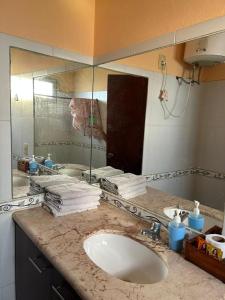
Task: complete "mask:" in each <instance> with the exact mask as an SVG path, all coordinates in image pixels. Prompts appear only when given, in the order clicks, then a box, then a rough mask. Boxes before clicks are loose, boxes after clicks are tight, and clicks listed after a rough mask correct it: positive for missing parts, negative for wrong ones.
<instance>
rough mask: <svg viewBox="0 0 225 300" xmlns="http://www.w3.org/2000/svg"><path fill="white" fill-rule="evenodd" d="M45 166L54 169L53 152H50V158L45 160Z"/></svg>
mask: <svg viewBox="0 0 225 300" xmlns="http://www.w3.org/2000/svg"><path fill="white" fill-rule="evenodd" d="M45 166H46V167H47V168H49V169H52V166H53V161H52V160H51V154H50V153H48V158H47V159H46V160H45Z"/></svg>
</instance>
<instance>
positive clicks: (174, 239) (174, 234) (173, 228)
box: [168, 209, 186, 252]
mask: <svg viewBox="0 0 225 300" xmlns="http://www.w3.org/2000/svg"><path fill="white" fill-rule="evenodd" d="M168 231H169V247H170V249H172V250H174V251H176V252H181V250H182V249H183V240H184V237H185V233H186V230H185V225H184V224H183V223H182V222H181V218H180V210H179V209H177V210H176V215H175V217H174V219H173V220H172V221H171V222H169V225H168Z"/></svg>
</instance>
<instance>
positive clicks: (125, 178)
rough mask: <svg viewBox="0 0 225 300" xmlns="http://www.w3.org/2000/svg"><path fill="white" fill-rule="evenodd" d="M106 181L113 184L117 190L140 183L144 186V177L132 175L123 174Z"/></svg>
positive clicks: (108, 178) (107, 178)
mask: <svg viewBox="0 0 225 300" xmlns="http://www.w3.org/2000/svg"><path fill="white" fill-rule="evenodd" d="M106 180H108V181H109V182H111V183H113V184H114V185H115V186H116V187H117V188H118V190H120V189H125V188H129V187H130V186H132V185H137V184H142V183H143V184H145V185H146V178H145V177H144V176H142V175H135V174H132V173H124V174H122V175H118V176H113V177H106Z"/></svg>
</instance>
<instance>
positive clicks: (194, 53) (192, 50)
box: [184, 33, 225, 66]
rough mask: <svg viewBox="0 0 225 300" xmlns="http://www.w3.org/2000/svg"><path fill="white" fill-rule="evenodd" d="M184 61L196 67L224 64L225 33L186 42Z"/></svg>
mask: <svg viewBox="0 0 225 300" xmlns="http://www.w3.org/2000/svg"><path fill="white" fill-rule="evenodd" d="M184 61H185V62H187V63H189V64H196V65H198V66H211V65H215V64H218V63H223V62H225V33H219V34H215V35H211V36H208V37H205V38H201V39H198V40H193V41H190V42H187V43H186V45H185V52H184Z"/></svg>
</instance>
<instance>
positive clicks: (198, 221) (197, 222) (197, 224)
mask: <svg viewBox="0 0 225 300" xmlns="http://www.w3.org/2000/svg"><path fill="white" fill-rule="evenodd" d="M194 203H195V207H194V210H193V212H191V213H190V214H189V216H188V226H189V227H190V228H193V229H196V230H198V231H202V229H203V228H204V225H205V218H204V217H203V215H201V214H200V211H199V204H200V203H199V202H198V201H196V200H195V201H194Z"/></svg>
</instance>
